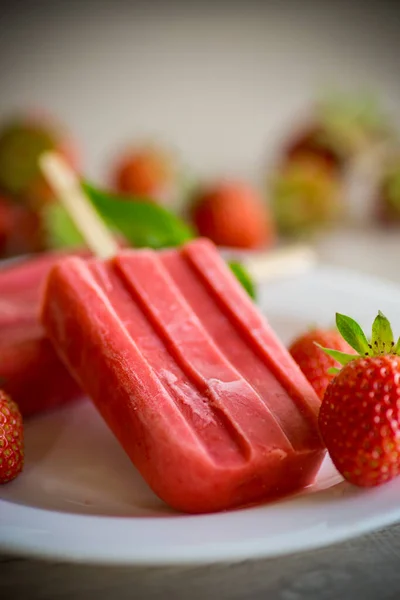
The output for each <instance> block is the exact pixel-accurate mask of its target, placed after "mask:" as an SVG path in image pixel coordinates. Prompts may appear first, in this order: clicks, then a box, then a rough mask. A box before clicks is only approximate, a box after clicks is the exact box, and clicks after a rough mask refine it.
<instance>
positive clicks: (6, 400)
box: [0, 390, 24, 483]
mask: <svg viewBox="0 0 400 600" xmlns="http://www.w3.org/2000/svg"><path fill="white" fill-rule="evenodd" d="M23 443H24V430H23V425H22V416H21V413H20V411H19V408H18V406H17V405H16V404H15V402H13V401H12V400H11V398H10V397H9V396H7V394H5V392H3V391H2V390H0V483H8V482H9V481H11V480H12V479H15V477H17V475H19V473H20V472H21V471H22V468H23V466H24V449H23Z"/></svg>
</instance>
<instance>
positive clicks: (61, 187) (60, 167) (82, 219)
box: [39, 152, 118, 258]
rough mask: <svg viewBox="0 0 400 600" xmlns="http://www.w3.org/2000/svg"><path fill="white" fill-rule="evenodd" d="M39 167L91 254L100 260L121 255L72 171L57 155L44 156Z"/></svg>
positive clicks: (53, 153)
mask: <svg viewBox="0 0 400 600" xmlns="http://www.w3.org/2000/svg"><path fill="white" fill-rule="evenodd" d="M39 165H40V168H41V170H42V172H43V174H44V176H45V178H46V180H47V181H48V183H49V184H50V186H51V187H52V188H53V190H54V192H55V194H56V196H57V199H58V200H59V201H60V202H61V204H62V205H63V206H64V208H65V209H66V211H67V212H68V214H69V216H70V217H71V218H72V220H73V221H74V223H75V226H76V228H77V229H78V230H79V231H80V233H81V234H82V236H83V238H84V240H85V242H86V244H87V246H88V248H89V250H91V251H92V252H93V254H94V255H95V256H98V257H99V258H110V257H112V256H114V255H115V254H116V253H117V252H118V245H117V243H116V242H115V240H114V238H113V236H112V234H111V233H110V231H109V229H108V228H107V226H106V225H105V224H104V222H103V220H102V219H101V218H100V216H99V215H98V213H97V211H96V210H95V208H94V207H93V205H92V204H91V202H90V201H89V199H88V198H87V197H86V194H85V193H84V192H83V190H82V187H81V185H80V183H79V179H78V178H77V176H76V174H75V173H74V172H73V171H72V169H71V168H70V167H69V166H68V165H67V164H66V162H65V161H64V160H63V159H62V158H61V156H59V155H58V154H56V153H55V152H46V153H44V154H43V155H42V156H41V157H40V160H39Z"/></svg>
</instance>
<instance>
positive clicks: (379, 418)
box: [319, 312, 400, 487]
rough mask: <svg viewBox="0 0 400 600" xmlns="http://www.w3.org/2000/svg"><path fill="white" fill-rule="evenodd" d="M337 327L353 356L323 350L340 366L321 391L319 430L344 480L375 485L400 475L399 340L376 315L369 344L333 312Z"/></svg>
mask: <svg viewBox="0 0 400 600" xmlns="http://www.w3.org/2000/svg"><path fill="white" fill-rule="evenodd" d="M336 324H337V327H338V329H339V331H340V332H341V334H342V335H343V337H344V339H345V340H346V341H347V342H348V343H349V344H350V345H351V346H352V347H353V348H354V349H355V350H356V352H357V353H358V354H356V355H354V354H347V353H342V352H338V351H337V350H334V349H332V350H331V349H325V352H326V353H327V354H328V355H329V356H331V357H333V358H334V359H335V360H337V361H338V362H339V363H341V364H342V365H344V366H343V368H342V369H341V370H340V371H339V370H337V369H335V371H337V374H336V377H335V378H334V379H333V381H332V382H331V383H330V384H329V386H328V388H327V390H326V393H325V396H324V399H323V401H322V405H321V409H320V414H319V426H320V431H321V435H322V438H323V439H324V441H325V444H326V447H327V449H328V451H329V454H330V456H331V458H332V461H333V462H334V464H335V466H336V468H337V469H338V471H339V472H340V473H341V474H342V475H343V477H344V478H345V479H347V480H348V481H349V482H351V483H353V484H355V485H358V486H365V487H367V486H376V485H379V484H381V483H385V482H386V481H389V480H390V479H393V478H394V477H396V476H397V475H399V474H400V340H399V341H398V342H397V344H395V343H394V340H393V334H392V330H391V327H390V323H389V321H388V320H387V319H386V317H385V316H384V315H383V314H382V313H381V312H379V314H378V316H377V317H376V319H375V321H374V323H373V326H372V337H371V341H370V342H368V340H367V338H366V337H365V334H364V332H363V331H362V329H361V327H360V326H359V325H358V324H357V323H356V322H355V321H353V319H350V318H349V317H345V316H344V315H340V314H337V315H336Z"/></svg>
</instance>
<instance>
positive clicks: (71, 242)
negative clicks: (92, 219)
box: [41, 203, 85, 249]
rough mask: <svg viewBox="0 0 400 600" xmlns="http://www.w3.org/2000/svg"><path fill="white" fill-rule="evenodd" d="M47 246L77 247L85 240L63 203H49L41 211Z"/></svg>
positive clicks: (57, 247)
mask: <svg viewBox="0 0 400 600" xmlns="http://www.w3.org/2000/svg"><path fill="white" fill-rule="evenodd" d="M41 217H42V223H43V229H44V234H45V237H46V241H47V246H49V247H50V248H56V249H60V248H75V247H80V246H84V245H85V241H84V239H83V237H82V235H81V234H80V233H79V231H78V229H77V228H76V227H75V224H74V222H73V221H72V219H71V217H70V216H69V214H68V213H67V211H66V210H65V208H64V207H63V206H62V205H61V204H57V203H53V204H48V205H47V206H45V208H43V209H42V213H41Z"/></svg>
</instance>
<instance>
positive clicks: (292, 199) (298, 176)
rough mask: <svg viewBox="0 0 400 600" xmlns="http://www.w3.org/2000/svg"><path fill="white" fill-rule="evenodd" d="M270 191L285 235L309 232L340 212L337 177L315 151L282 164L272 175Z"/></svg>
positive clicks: (337, 216)
mask: <svg viewBox="0 0 400 600" xmlns="http://www.w3.org/2000/svg"><path fill="white" fill-rule="evenodd" d="M270 195H271V204H272V210H273V214H274V217H275V219H276V223H277V227H278V230H279V232H280V233H281V234H282V235H285V236H299V237H301V236H307V235H310V234H312V233H313V232H314V231H316V230H318V229H321V227H327V226H329V225H331V224H333V223H334V222H335V221H337V220H338V218H339V216H340V215H341V214H342V209H343V190H342V186H341V182H340V179H339V178H338V177H337V176H336V174H335V173H333V172H332V169H331V168H330V167H329V166H327V164H326V161H325V160H324V159H322V158H319V157H317V155H315V156H313V157H310V156H307V157H306V156H305V155H303V156H302V158H297V159H292V160H290V161H289V162H287V163H286V164H284V165H282V167H281V168H280V169H279V170H278V171H277V172H276V173H275V174H274V175H273V177H272V179H271V189H270Z"/></svg>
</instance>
